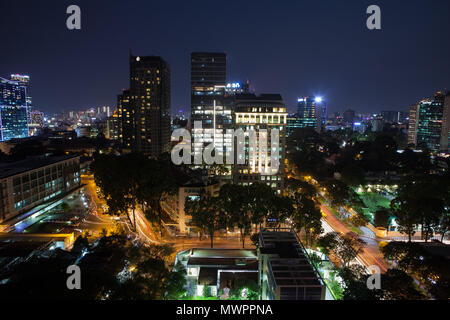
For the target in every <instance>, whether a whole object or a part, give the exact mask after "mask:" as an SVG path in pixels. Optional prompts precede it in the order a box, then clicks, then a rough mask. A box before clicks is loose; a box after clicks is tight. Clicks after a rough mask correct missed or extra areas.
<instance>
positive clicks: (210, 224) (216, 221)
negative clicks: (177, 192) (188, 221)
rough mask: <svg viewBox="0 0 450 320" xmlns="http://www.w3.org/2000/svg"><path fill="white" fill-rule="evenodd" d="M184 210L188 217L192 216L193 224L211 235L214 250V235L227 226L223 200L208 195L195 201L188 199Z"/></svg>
mask: <svg viewBox="0 0 450 320" xmlns="http://www.w3.org/2000/svg"><path fill="white" fill-rule="evenodd" d="M184 210H185V212H186V214H187V215H190V216H192V223H193V224H194V225H195V226H197V227H198V228H199V229H200V230H202V231H203V232H204V233H207V234H208V235H209V237H210V240H211V248H213V247H214V233H215V232H216V231H219V230H220V229H223V228H225V227H226V226H227V221H226V215H225V214H224V212H223V209H222V202H221V199H220V198H218V197H213V196H211V195H210V194H207V193H204V194H202V195H201V196H200V198H199V199H195V200H191V199H189V198H186V203H185V206H184Z"/></svg>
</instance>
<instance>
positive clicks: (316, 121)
mask: <svg viewBox="0 0 450 320" xmlns="http://www.w3.org/2000/svg"><path fill="white" fill-rule="evenodd" d="M326 115H327V107H326V104H325V102H323V101H322V99H320V98H316V97H303V98H299V99H298V104H297V116H298V119H299V127H300V128H306V127H311V128H314V130H316V131H318V132H320V131H321V128H322V124H325V122H326Z"/></svg>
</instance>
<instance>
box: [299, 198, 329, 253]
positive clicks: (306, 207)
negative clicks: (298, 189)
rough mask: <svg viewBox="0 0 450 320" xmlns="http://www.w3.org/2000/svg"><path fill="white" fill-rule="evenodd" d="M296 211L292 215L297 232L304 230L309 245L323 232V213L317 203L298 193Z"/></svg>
mask: <svg viewBox="0 0 450 320" xmlns="http://www.w3.org/2000/svg"><path fill="white" fill-rule="evenodd" d="M293 204H294V208H295V210H294V213H293V215H292V223H293V226H294V229H295V230H296V231H297V232H302V231H303V232H304V234H305V239H306V242H307V244H308V245H312V242H313V240H314V239H315V238H317V237H318V236H319V235H320V234H321V233H322V232H323V229H322V222H321V219H322V213H321V212H320V209H319V207H318V206H317V204H316V203H315V202H314V201H313V200H311V199H309V198H306V197H301V196H299V195H296V196H295V197H294V200H293Z"/></svg>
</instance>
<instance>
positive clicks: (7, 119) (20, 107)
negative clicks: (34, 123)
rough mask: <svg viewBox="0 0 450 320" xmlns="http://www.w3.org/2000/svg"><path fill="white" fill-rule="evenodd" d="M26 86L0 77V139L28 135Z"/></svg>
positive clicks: (4, 139)
mask: <svg viewBox="0 0 450 320" xmlns="http://www.w3.org/2000/svg"><path fill="white" fill-rule="evenodd" d="M26 100H27V96H26V88H25V86H23V85H21V84H20V83H19V82H17V81H11V80H6V79H3V78H0V128H1V130H0V141H6V140H11V139H14V138H26V137H28V134H29V132H28V108H27V101H26Z"/></svg>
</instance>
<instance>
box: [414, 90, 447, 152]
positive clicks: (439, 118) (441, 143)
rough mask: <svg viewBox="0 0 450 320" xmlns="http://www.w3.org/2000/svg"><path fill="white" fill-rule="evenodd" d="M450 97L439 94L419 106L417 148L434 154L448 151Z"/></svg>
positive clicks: (421, 102) (423, 101)
mask: <svg viewBox="0 0 450 320" xmlns="http://www.w3.org/2000/svg"><path fill="white" fill-rule="evenodd" d="M449 99H450V95H449V94H447V95H446V94H444V93H442V92H437V93H436V94H435V95H434V97H433V98H431V99H424V100H422V101H420V102H419V105H418V120H417V143H416V145H417V147H418V148H428V149H430V150H431V151H433V152H438V151H448V139H449V125H448V118H449V112H450V111H449V107H450V106H449V103H450V102H449V101H448V100H449Z"/></svg>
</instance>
